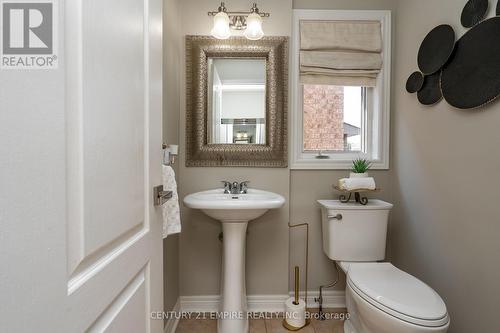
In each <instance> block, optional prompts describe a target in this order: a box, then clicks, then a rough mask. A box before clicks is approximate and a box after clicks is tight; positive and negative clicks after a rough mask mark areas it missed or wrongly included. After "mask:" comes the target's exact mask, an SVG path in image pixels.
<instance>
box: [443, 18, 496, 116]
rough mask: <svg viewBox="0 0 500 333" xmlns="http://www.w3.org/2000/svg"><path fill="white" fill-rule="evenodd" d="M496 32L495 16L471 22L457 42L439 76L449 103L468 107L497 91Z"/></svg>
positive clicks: (482, 101)
mask: <svg viewBox="0 0 500 333" xmlns="http://www.w3.org/2000/svg"><path fill="white" fill-rule="evenodd" d="M499 32H500V17H499V16H497V17H493V18H490V19H488V20H485V21H483V22H482V23H481V24H478V25H476V26H474V28H472V29H471V30H469V31H468V32H467V33H466V34H465V35H463V36H462V38H460V40H459V41H458V42H457V47H456V50H455V54H454V55H453V58H452V59H451V60H450V62H449V63H448V64H446V66H445V67H444V68H443V75H442V77H441V89H442V91H443V96H444V98H445V99H446V101H447V102H448V103H449V104H450V105H452V106H454V107H456V108H459V109H472V108H477V107H480V106H482V105H483V104H486V103H488V102H491V101H493V100H494V99H496V98H497V97H498V95H500V33H499Z"/></svg>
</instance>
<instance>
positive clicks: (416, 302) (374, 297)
mask: <svg viewBox="0 0 500 333" xmlns="http://www.w3.org/2000/svg"><path fill="white" fill-rule="evenodd" d="M318 203H319V204H320V205H321V215H322V232H323V251H324V252H325V253H326V255H327V256H328V257H329V258H330V259H332V260H335V261H336V262H337V264H338V265H339V266H340V267H341V268H342V270H343V271H344V272H345V274H346V305H347V311H348V312H349V315H350V317H349V320H346V321H345V323H344V332H345V333H424V332H433V333H444V332H446V331H447V330H448V327H449V325H450V319H449V316H448V312H447V310H446V305H445V304H444V302H443V300H442V299H441V297H440V296H439V295H438V294H437V293H436V292H435V291H434V290H433V289H432V288H431V287H429V286H428V285H426V284H425V283H423V282H422V281H420V280H419V279H417V278H416V277H414V276H412V275H410V274H408V273H406V272H403V271H402V270H400V269H398V268H396V267H395V266H394V265H392V264H391V263H388V262H381V260H384V258H385V245H386V236H387V223H388V218H389V212H390V210H391V208H392V207H393V205H392V204H390V203H387V202H384V201H381V200H370V201H369V202H368V203H367V204H366V205H365V206H363V205H360V204H359V203H355V202H348V203H342V202H340V201H337V200H318Z"/></svg>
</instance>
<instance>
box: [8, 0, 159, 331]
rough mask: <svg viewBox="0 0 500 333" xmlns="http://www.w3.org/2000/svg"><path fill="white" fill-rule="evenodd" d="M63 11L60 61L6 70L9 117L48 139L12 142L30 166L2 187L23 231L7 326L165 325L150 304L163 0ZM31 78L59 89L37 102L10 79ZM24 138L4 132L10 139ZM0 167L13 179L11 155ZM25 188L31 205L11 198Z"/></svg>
mask: <svg viewBox="0 0 500 333" xmlns="http://www.w3.org/2000/svg"><path fill="white" fill-rule="evenodd" d="M59 11H60V13H59V18H60V19H61V20H60V22H61V24H60V29H59V32H60V36H61V40H60V44H59V45H60V46H61V48H62V49H61V52H60V54H61V55H64V56H63V57H62V60H63V61H61V62H60V68H59V69H57V70H54V71H53V72H49V71H47V72H45V73H43V72H39V73H34V72H31V76H30V72H23V73H14V72H10V73H8V74H7V76H4V77H3V78H2V81H3V80H5V81H3V82H1V88H2V89H4V88H5V89H6V90H4V91H5V96H4V92H2V97H5V99H3V100H0V108H1V109H3V110H4V111H6V114H2V118H3V116H4V115H5V116H6V117H5V119H6V120H7V121H8V122H10V123H11V125H12V126H18V128H19V130H22V131H23V132H24V138H25V139H26V140H27V141H30V140H31V142H32V145H35V146H36V145H37V141H38V140H40V141H43V142H46V145H45V146H43V147H39V149H40V150H43V151H44V152H45V153H46V155H45V157H46V158H45V159H38V160H37V159H35V160H34V155H33V154H30V153H29V151H26V155H24V154H22V153H20V152H18V151H15V149H16V147H14V146H11V148H12V149H11V150H8V151H7V152H5V154H7V162H9V159H11V160H12V161H10V162H12V166H15V163H16V162H19V165H22V166H27V167H26V168H25V169H22V168H20V169H18V170H15V169H10V170H9V172H10V173H11V176H12V179H13V180H15V181H16V182H17V183H18V185H17V189H15V188H11V190H10V192H9V193H7V192H6V191H5V192H3V191H2V192H0V194H1V196H0V198H2V199H3V198H4V194H5V198H8V199H7V200H6V201H5V202H4V201H3V200H2V211H0V220H2V218H3V217H4V218H5V221H6V224H4V228H3V230H2V234H1V237H0V238H5V237H6V235H8V237H9V240H10V239H12V240H18V241H11V242H10V241H6V242H4V244H6V245H5V247H4V245H0V246H2V247H1V249H2V251H1V254H0V259H1V260H2V262H1V265H2V266H3V267H4V268H2V270H3V272H2V273H1V275H0V299H2V298H3V300H2V302H0V303H3V304H2V305H0V331H1V332H9V333H10V332H30V333H32V332H47V333H57V332H62V333H72V332H75V333H77V332H119V333H128V332H130V333H141V332H154V333H159V332H161V331H162V330H163V322H162V321H161V320H152V319H151V315H150V314H151V312H152V311H162V310H163V289H162V285H163V283H162V274H163V269H162V236H161V230H162V228H161V221H160V216H161V214H160V211H159V209H158V208H156V207H154V204H153V187H154V186H155V185H159V184H161V175H160V172H161V170H160V168H161V103H162V101H161V91H162V89H161V84H162V82H161V77H162V73H161V71H162V68H161V59H162V54H161V52H162V50H161V45H162V42H161V31H162V21H161V20H162V18H161V17H162V1H161V0H106V1H103V0H72V1H64V2H63V1H59ZM2 74H3V73H2ZM44 75H45V77H44ZM30 80H38V81H39V82H40V85H38V86H37V87H36V89H38V90H39V92H40V96H42V95H44V94H46V95H48V96H52V98H47V101H46V102H44V101H43V99H41V101H40V100H38V101H30V100H29V99H30V98H31V97H30V96H29V93H28V95H26V94H24V95H22V94H20V93H18V91H17V90H14V89H13V88H15V89H21V86H23V84H24V85H25V86H26V85H29V82H30ZM16 81H18V82H21V83H20V84H17V83H16ZM16 87H17V88H16ZM7 89H8V90H7ZM11 91H12V93H13V94H14V95H16V94H17V95H18V96H24V98H22V99H20V100H19V99H18V100H17V101H15V100H14V99H13V98H12V97H9V96H10V94H9V93H10V92H11ZM58 92H59V93H60V92H62V93H63V94H62V95H58ZM34 97H36V96H34ZM23 99H24V100H23ZM54 99H57V100H58V102H55V103H54V102H53V100H54ZM44 103H45V104H44ZM34 105H36V108H37V110H36V111H37V112H39V113H40V112H41V113H42V114H43V120H42V121H41V122H40V125H41V126H42V127H43V128H40V127H37V125H36V124H35V120H36V119H32V118H33V117H35V118H36V117H37V113H35V112H33V113H32V115H31V112H32V108H33V106H34ZM54 105H55V107H54ZM2 112H3V111H2ZM7 112H8V113H7ZM40 119H42V118H40ZM5 124H6V123H5ZM19 138H20V136H19V137H18V135H17V133H14V131H13V132H12V133H5V132H4V139H6V142H10V140H12V143H13V144H14V143H15V142H16V141H17V142H19ZM9 139H10V140H9ZM61 141H63V142H61ZM22 143H23V142H22V140H21V142H20V144H21V145H22ZM60 148H62V149H60ZM35 154H36V152H35ZM10 162H9V163H10ZM1 166H2V182H3V181H4V180H5V183H4V184H3V185H9V184H8V179H7V177H5V178H4V177H3V176H5V175H6V174H5V173H4V172H3V167H4V166H5V167H7V168H9V167H10V164H7V163H5V164H4V163H2V165H1ZM61 166H62V168H61ZM23 178H24V179H23ZM29 183H31V185H32V186H34V187H32V188H31V190H30V191H28V192H26V188H28V186H29V185H28V184H29ZM3 185H2V186H3ZM21 191H25V193H24V194H25V204H26V203H27V206H25V209H30V206H33V207H32V208H34V210H35V211H34V212H31V213H29V214H27V213H26V212H25V211H23V210H22V209H21V207H16V206H15V205H14V202H15V201H14V200H13V199H11V197H12V196H14V197H16V196H18V197H21V196H22V194H21ZM51 194H53V197H52V198H45V196H50V195H51ZM28 195H29V198H28V197H27V196H28ZM31 200H33V201H37V202H33V203H31ZM4 204H5V206H4ZM35 216H36V218H35ZM10 222H12V223H10ZM26 235H27V237H26V239H23V237H24V236H26ZM28 238H29V239H28ZM0 240H1V239H0ZM13 254H16V255H13ZM7 267H10V269H8V270H5V269H6V268H7Z"/></svg>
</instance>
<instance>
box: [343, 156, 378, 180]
mask: <svg viewBox="0 0 500 333" xmlns="http://www.w3.org/2000/svg"><path fill="white" fill-rule="evenodd" d="M371 166H372V163H371V162H369V161H368V160H367V159H364V158H357V159H355V160H353V161H352V168H351V174H350V175H349V177H350V178H366V177H368V172H367V171H368V169H370V167H371Z"/></svg>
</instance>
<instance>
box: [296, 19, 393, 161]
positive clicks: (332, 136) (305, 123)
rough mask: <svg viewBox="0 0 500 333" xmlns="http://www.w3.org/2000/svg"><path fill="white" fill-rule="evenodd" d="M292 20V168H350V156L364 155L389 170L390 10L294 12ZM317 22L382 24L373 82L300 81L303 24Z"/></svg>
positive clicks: (352, 157)
mask: <svg viewBox="0 0 500 333" xmlns="http://www.w3.org/2000/svg"><path fill="white" fill-rule="evenodd" d="M293 20H294V21H293V45H292V48H291V50H292V53H293V54H292V115H291V116H292V117H291V118H292V129H291V132H292V135H291V140H292V142H291V154H290V158H291V161H290V166H291V168H292V169H349V168H350V165H351V161H352V159H354V158H357V157H363V158H367V159H369V160H371V161H372V162H373V168H374V169H388V167H389V113H390V111H389V110H390V105H389V100H390V98H389V96H390V95H389V94H390V91H389V90H390V80H389V78H390V64H391V63H390V59H391V57H390V50H391V39H390V31H391V28H390V12H389V11H332V10H294V19H293ZM316 20H317V21H322V22H325V21H335V22H338V21H357V20H359V21H365V22H373V21H379V22H380V26H381V30H382V52H381V57H382V68H381V70H380V73H378V75H377V76H376V79H375V83H374V84H371V85H370V86H365V85H363V86H361V85H358V86H356V85H334V84H316V83H315V82H301V81H302V80H301V79H302V78H300V79H299V77H300V75H302V73H301V72H300V71H299V68H300V70H302V71H303V70H304V69H303V68H302V65H303V64H302V63H301V62H300V60H299V54H300V53H301V48H300V45H299V43H300V30H299V29H300V23H301V21H307V23H309V22H314V21H316ZM378 31H379V30H378ZM379 35H380V33H379ZM320 70H321V71H324V69H323V68H321V69H320Z"/></svg>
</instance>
